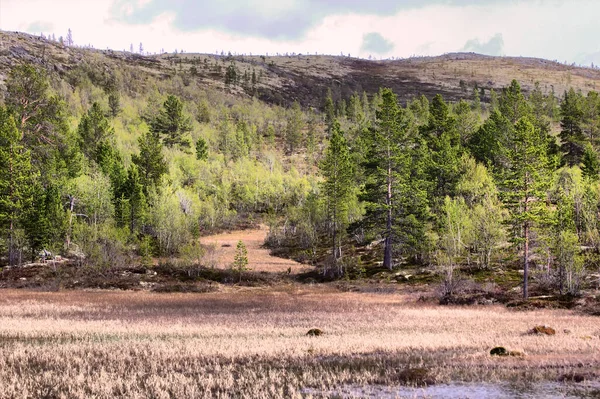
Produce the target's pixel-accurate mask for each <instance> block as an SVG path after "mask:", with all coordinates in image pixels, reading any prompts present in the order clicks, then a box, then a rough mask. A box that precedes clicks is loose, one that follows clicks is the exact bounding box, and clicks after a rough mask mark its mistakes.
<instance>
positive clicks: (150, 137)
mask: <svg viewBox="0 0 600 399" xmlns="http://www.w3.org/2000/svg"><path fill="white" fill-rule="evenodd" d="M138 143H139V146H140V153H139V154H138V155H133V156H132V158H131V160H132V161H133V163H134V164H135V165H136V166H137V170H136V171H135V173H137V171H138V170H139V175H140V178H141V182H142V185H143V186H144V188H145V189H146V190H147V188H148V187H149V186H151V185H155V186H156V185H158V183H159V182H160V179H161V177H162V176H163V175H164V174H165V173H167V172H168V168H167V162H166V161H165V158H164V155H163V153H162V148H163V147H162V144H161V143H160V139H159V138H158V136H156V135H155V134H153V133H152V132H147V133H144V134H143V135H142V137H140V138H139V140H138Z"/></svg>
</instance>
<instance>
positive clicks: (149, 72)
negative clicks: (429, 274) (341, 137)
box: [0, 32, 600, 108]
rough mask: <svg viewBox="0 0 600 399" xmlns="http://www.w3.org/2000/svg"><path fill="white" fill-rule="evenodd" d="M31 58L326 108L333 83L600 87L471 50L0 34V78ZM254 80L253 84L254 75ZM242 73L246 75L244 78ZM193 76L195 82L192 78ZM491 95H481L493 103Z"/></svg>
mask: <svg viewBox="0 0 600 399" xmlns="http://www.w3.org/2000/svg"><path fill="white" fill-rule="evenodd" d="M24 62H30V63H34V64H39V65H43V66H44V67H46V68H47V69H48V70H50V71H54V72H57V73H58V74H59V75H61V76H64V75H65V74H66V73H68V71H70V70H72V69H73V68H75V67H77V66H81V65H82V64H95V65H100V66H101V67H102V68H104V69H105V70H116V69H120V70H122V71H129V72H130V73H131V74H133V75H135V77H136V79H138V80H140V81H143V80H144V79H145V78H144V77H148V76H153V77H163V78H167V77H172V76H174V75H177V74H179V75H181V76H182V77H183V78H184V79H186V80H187V79H190V80H195V81H197V83H198V85H199V86H201V87H205V88H213V89H225V88H228V90H229V91H231V92H233V93H234V94H240V95H244V96H249V95H251V94H254V93H256V94H257V96H258V97H259V98H260V99H261V100H263V101H266V102H268V103H273V104H280V105H290V104H291V103H292V102H294V101H298V102H299V103H300V104H301V105H303V106H305V107H306V106H311V107H315V108H321V107H322V98H323V97H324V95H325V93H326V91H327V89H331V90H332V93H333V97H334V100H339V99H342V98H345V99H347V98H349V97H350V95H351V94H352V93H353V92H355V91H356V92H359V93H360V92H362V91H366V92H367V93H374V92H376V91H377V90H379V88H380V87H389V88H391V89H392V90H393V91H394V92H395V93H397V95H398V97H399V100H400V101H401V102H402V103H406V102H407V101H408V100H410V99H411V98H414V97H416V96H418V95H421V94H425V95H426V96H427V97H429V98H431V97H433V96H434V95H435V94H437V93H439V94H442V95H443V96H444V98H445V99H447V100H450V101H456V100H459V99H462V98H467V99H469V98H471V97H472V89H473V88H474V87H478V88H480V89H484V91H485V93H486V94H489V91H490V90H491V89H494V90H496V91H498V90H500V89H501V88H502V87H505V86H507V85H508V84H509V83H510V81H511V80H512V79H516V80H518V81H519V82H520V83H521V86H522V89H523V91H525V92H528V91H529V90H531V89H532V88H533V85H534V83H535V82H539V83H540V86H541V88H542V90H543V91H544V92H550V90H551V89H552V88H553V89H554V92H555V93H557V95H560V94H561V93H563V92H564V91H565V90H567V89H568V88H570V87H573V88H574V89H575V90H581V91H582V92H583V93H584V94H585V93H587V92H588V91H590V90H596V89H597V88H598V87H600V70H596V69H591V68H581V67H575V66H569V65H564V64H560V63H557V62H553V61H547V60H542V59H535V58H518V57H490V56H483V55H477V54H473V53H455V54H446V55H443V56H438V57H422V58H409V59H403V60H384V61H375V60H365V59H357V58H351V57H342V56H324V55H301V54H297V55H286V56H269V57H265V56H245V55H244V56H242V55H236V56H228V55H223V56H221V55H212V54H195V53H180V54H162V55H149V56H142V55H139V54H132V53H127V52H120V51H111V50H94V49H85V48H77V47H74V48H70V47H66V46H62V45H60V44H58V43H55V42H51V41H49V40H47V39H43V38H40V37H36V36H32V35H28V34H24V33H17V32H0V83H1V82H3V81H4V79H5V77H6V74H7V73H8V71H9V70H10V68H11V67H13V66H15V65H18V64H21V63H24ZM232 64H233V65H234V66H235V70H236V73H237V78H238V80H239V81H240V84H239V85H238V86H235V85H233V86H234V87H227V86H226V85H225V80H226V74H227V68H228V66H230V65H232ZM253 72H254V73H255V74H256V83H255V84H252V83H250V80H251V76H252V73H253ZM242 76H245V77H246V82H245V83H246V84H245V83H244V81H243V78H242ZM188 82H189V81H188ZM488 100H489V97H488V96H487V95H486V96H485V97H483V98H482V101H484V102H485V101H488Z"/></svg>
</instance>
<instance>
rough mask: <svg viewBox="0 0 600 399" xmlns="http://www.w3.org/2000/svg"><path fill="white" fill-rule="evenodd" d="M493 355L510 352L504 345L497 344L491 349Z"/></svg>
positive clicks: (505, 354) (503, 354)
mask: <svg viewBox="0 0 600 399" xmlns="http://www.w3.org/2000/svg"><path fill="white" fill-rule="evenodd" d="M490 355H491V356H508V355H509V352H508V351H507V350H506V348H505V347H503V346H497V347H495V348H493V349H492V350H491V351H490Z"/></svg>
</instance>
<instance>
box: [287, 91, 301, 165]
mask: <svg viewBox="0 0 600 399" xmlns="http://www.w3.org/2000/svg"><path fill="white" fill-rule="evenodd" d="M303 128H304V120H303V115H302V110H301V109H300V104H298V102H294V104H293V105H292V109H291V111H290V114H289V116H288V119H287V125H286V129H285V143H286V150H287V152H288V153H289V154H292V153H294V152H295V151H296V150H297V149H298V147H299V146H300V143H301V142H302V129H303Z"/></svg>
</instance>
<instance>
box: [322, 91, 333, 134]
mask: <svg viewBox="0 0 600 399" xmlns="http://www.w3.org/2000/svg"><path fill="white" fill-rule="evenodd" d="M323 111H324V112H325V123H326V124H327V128H328V129H330V128H331V126H333V121H334V119H335V105H334V103H333V97H332V94H331V89H327V95H326V96H325V104H324V106H323Z"/></svg>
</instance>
